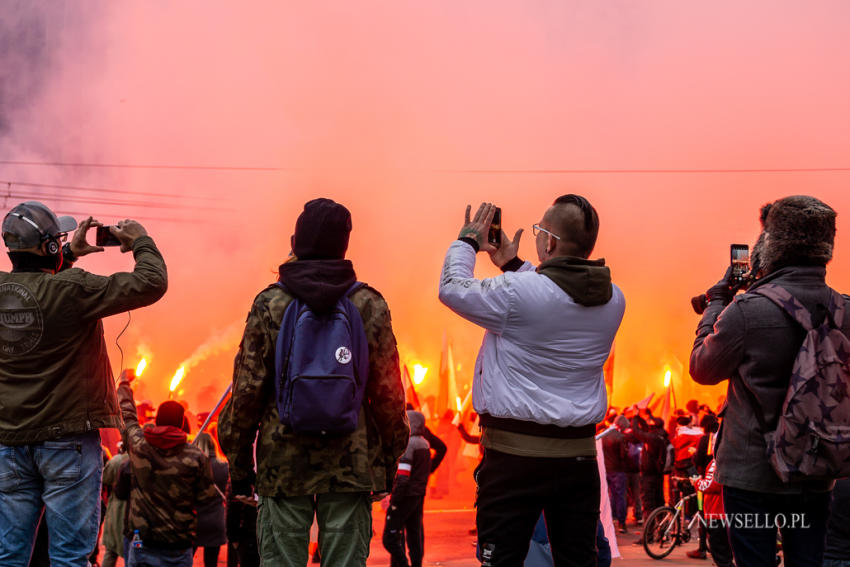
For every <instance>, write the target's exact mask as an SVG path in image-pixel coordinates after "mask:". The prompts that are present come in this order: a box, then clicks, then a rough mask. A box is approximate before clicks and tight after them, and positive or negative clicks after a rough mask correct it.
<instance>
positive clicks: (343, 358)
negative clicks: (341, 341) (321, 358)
mask: <svg viewBox="0 0 850 567" xmlns="http://www.w3.org/2000/svg"><path fill="white" fill-rule="evenodd" d="M336 361H337V362H339V363H340V364H348V363H349V362H351V351H350V350H349V349H348V347H344V346H341V347H339V348H338V349H336Z"/></svg>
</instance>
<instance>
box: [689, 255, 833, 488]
mask: <svg viewBox="0 0 850 567" xmlns="http://www.w3.org/2000/svg"><path fill="white" fill-rule="evenodd" d="M825 275H826V269H825V268H824V267H822V266H790V267H786V268H782V269H779V270H777V271H775V272H773V273H771V274H769V275H767V276H765V277H763V278H761V279H760V280H758V281H757V282H756V283H755V284H753V285H752V286H751V288H750V290H749V291H748V292H747V293H745V294H743V295H739V296H738V297H736V298H735V300H734V301H733V302H732V303H731V304H729V305H728V307H724V305H723V304H722V303H721V302H711V303H710V304H709V306H708V308H707V309H706V310H705V312H704V313H703V316H702V320H701V321H700V323H699V327H698V328H697V337H696V341H695V342H694V348H693V351H692V352H691V360H690V372H691V376H692V377H693V379H694V380H695V381H696V382H698V383H700V384H719V383H720V382H723V381H724V380H729V387H728V393H727V404H728V405H727V408H726V410H725V411H724V412H722V413H721V417H724V420H723V425H722V427H721V429H720V433H719V438H718V441H717V447H716V451H715V454H716V459H717V480H718V481H719V482H720V484H722V485H723V486H731V487H734V488H740V489H743V490H752V491H755V492H767V493H780V494H794V493H800V492H802V491H804V490H806V489H809V490H814V491H826V490H829V489H830V487H831V485H832V483H831V482H828V481H826V482H825V481H805V482H797V483H789V484H784V483H783V482H782V481H781V480H780V479H779V477H778V476H777V475H776V473H775V472H774V470H773V468H772V467H771V466H770V464H769V462H768V460H767V455H766V444H765V441H764V437H763V435H764V432H763V431H761V428H760V427H759V423H758V419H757V417H756V414H755V412H754V408H753V402H751V400H750V396H749V395H748V393H747V391H749V392H750V393H751V394H752V396H754V397H755V400H757V402H758V405H759V406H761V408H762V411H763V414H764V419H765V424H766V427H767V428H768V429H769V430H770V431H772V430H773V429H775V428H776V424H777V421H778V419H779V413H780V411H781V408H782V403H783V401H784V400H785V394H786V391H787V389H788V384H789V382H790V378H791V369H792V366H793V364H794V360H795V359H796V357H797V352H798V351H799V349H800V345H802V343H803V339H804V337H805V334H806V333H805V331H804V330H803V328H802V327H801V326H800V325H798V324H797V323H796V322H795V321H794V320H792V319H791V318H790V317H789V316H788V315H786V314H785V312H784V311H783V310H782V309H780V308H779V307H778V306H777V305H776V304H774V303H773V302H772V301H771V300H769V299H767V298H766V297H763V296H761V295H758V294H756V293H754V291H755V290H757V289H758V288H759V286H762V285H765V284H768V283H772V284H777V285H780V286H782V287H783V288H785V289H787V290H788V291H789V292H790V293H791V294H792V295H793V296H794V297H796V298H797V299H798V300H799V301H800V302H801V303H802V304H803V305H804V306H805V307H806V308H807V309H809V310H810V311H812V312H813V313H815V314H816V317H817V313H820V316H821V317H823V311H822V310H820V309H819V308H818V307H817V306H818V304H824V303H826V302H827V300H828V294H829V288H828V287H827V286H826V283H825ZM845 313H847V314H850V301H848V302H847V310H846V311H845ZM821 320H822V319H821ZM816 322H817V323H819V322H820V321H816ZM839 323H840V325H841V327H842V329H843V331H844V333H845V334H846V335H848V336H850V315H845V320H844V321H842V322H839Z"/></svg>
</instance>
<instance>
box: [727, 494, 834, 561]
mask: <svg viewBox="0 0 850 567" xmlns="http://www.w3.org/2000/svg"><path fill="white" fill-rule="evenodd" d="M831 495H832V493H831V492H807V493H803V494H768V493H765V492H752V491H750V490H742V489H740V488H731V487H729V486H724V487H723V507H724V509H725V512H726V521H727V522H729V527H728V532H729V543H730V544H731V546H732V553H733V554H734V555H735V564H737V565H741V566H746V567H759V566H764V567H775V566H776V530H777V526H778V525H780V523H781V524H784V525H785V527H784V528H781V527H780V528H779V531H781V532H782V553H783V555H784V557H785V564H786V565H790V566H791V567H800V566H811V567H820V566H821V565H822V563H823V550H824V545H825V543H826V522H827V519H828V518H829V504H830V497H831Z"/></svg>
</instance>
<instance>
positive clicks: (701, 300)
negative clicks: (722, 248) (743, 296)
mask: <svg viewBox="0 0 850 567" xmlns="http://www.w3.org/2000/svg"><path fill="white" fill-rule="evenodd" d="M729 264H730V267H731V270H730V272H731V276H730V277H729V287H730V288H732V291H733V292H736V291H738V290H742V289H747V288H748V287H749V285H750V284H751V283H752V281H753V270H752V267H751V266H750V247H749V246H747V245H746V244H732V245H731V246H729ZM691 306H692V307H693V308H694V311H695V312H696V313H697V315H702V313H703V312H704V311H705V308H706V307H707V306H708V298H707V297H706V296H705V294H703V295H697V296H695V297H692V298H691Z"/></svg>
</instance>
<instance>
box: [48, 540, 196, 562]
mask: <svg viewBox="0 0 850 567" xmlns="http://www.w3.org/2000/svg"><path fill="white" fill-rule="evenodd" d="M194 555H195V553H194V551H193V550H192V548H191V547H189V548H187V549H153V548H149V547H145V546H144V545H142V547H139V548H134V547H133V546H132V545H131V546H130V554H129V557H127V567H192V558H193V556H194ZM51 567H52V566H51Z"/></svg>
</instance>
